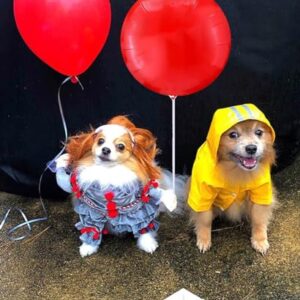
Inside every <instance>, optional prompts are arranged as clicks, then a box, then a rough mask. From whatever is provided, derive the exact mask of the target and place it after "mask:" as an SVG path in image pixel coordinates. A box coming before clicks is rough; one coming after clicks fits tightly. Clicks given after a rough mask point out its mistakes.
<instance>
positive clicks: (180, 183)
mask: <svg viewBox="0 0 300 300" xmlns="http://www.w3.org/2000/svg"><path fill="white" fill-rule="evenodd" d="M161 171H162V172H161V173H162V174H161V178H160V180H159V183H160V187H161V188H162V189H166V190H168V189H173V180H172V173H171V172H170V171H169V170H167V169H163V168H162V169H161ZM188 179H189V176H187V175H180V174H176V176H175V194H176V196H177V208H176V209H175V210H174V211H173V212H172V213H170V212H169V211H168V210H167V208H166V207H165V205H164V204H163V203H161V204H160V207H159V212H167V213H168V214H171V215H173V214H175V215H183V214H184V212H185V209H186V200H187V194H188Z"/></svg>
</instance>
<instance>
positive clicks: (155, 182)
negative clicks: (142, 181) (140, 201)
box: [151, 180, 158, 189]
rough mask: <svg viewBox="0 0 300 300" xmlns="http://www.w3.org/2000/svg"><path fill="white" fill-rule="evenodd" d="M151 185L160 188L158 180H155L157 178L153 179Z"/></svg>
mask: <svg viewBox="0 0 300 300" xmlns="http://www.w3.org/2000/svg"><path fill="white" fill-rule="evenodd" d="M151 185H152V186H153V187H154V188H155V189H156V188H158V182H157V181H155V180H152V181H151Z"/></svg>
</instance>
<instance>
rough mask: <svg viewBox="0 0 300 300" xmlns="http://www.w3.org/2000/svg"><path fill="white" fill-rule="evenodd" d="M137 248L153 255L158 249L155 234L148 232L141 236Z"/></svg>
mask: <svg viewBox="0 0 300 300" xmlns="http://www.w3.org/2000/svg"><path fill="white" fill-rule="evenodd" d="M137 246H138V248H139V249H141V250H143V251H145V252H147V253H151V254H152V253H153V252H154V251H155V250H156V248H157V247H158V243H157V241H156V239H155V237H154V236H153V234H152V233H151V232H147V233H144V234H141V235H140V236H139V238H138V240H137Z"/></svg>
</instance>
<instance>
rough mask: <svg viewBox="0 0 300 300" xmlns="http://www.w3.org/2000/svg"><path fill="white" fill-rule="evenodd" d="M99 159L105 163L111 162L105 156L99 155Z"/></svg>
mask: <svg viewBox="0 0 300 300" xmlns="http://www.w3.org/2000/svg"><path fill="white" fill-rule="evenodd" d="M98 158H99V159H100V161H104V162H110V161H111V160H110V159H109V158H108V157H107V156H104V155H99V156H98Z"/></svg>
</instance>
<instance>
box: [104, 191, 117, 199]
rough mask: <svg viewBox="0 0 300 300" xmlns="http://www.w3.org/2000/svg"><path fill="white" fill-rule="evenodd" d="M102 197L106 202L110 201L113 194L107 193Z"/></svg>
mask: <svg viewBox="0 0 300 300" xmlns="http://www.w3.org/2000/svg"><path fill="white" fill-rule="evenodd" d="M104 197H105V199H106V200H107V201H111V200H113V199H114V197H115V194H114V193H113V192H107V193H105V194H104Z"/></svg>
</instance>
